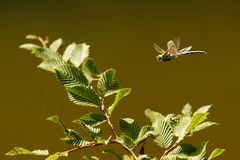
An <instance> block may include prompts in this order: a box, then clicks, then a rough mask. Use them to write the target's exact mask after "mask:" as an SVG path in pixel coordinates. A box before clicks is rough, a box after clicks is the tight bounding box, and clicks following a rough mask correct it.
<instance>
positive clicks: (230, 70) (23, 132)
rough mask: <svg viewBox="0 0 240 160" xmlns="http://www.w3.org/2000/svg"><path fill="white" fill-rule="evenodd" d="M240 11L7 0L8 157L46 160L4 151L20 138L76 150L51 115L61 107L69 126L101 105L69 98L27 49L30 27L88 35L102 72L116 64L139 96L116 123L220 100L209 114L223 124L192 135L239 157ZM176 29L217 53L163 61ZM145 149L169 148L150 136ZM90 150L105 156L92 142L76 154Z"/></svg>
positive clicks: (1, 24) (1, 23) (0, 32)
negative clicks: (92, 106)
mask: <svg viewBox="0 0 240 160" xmlns="http://www.w3.org/2000/svg"><path fill="white" fill-rule="evenodd" d="M239 17H240V7H239V2H237V1H236V2H234V1H231V0H225V1H220V0H211V1H209V0H201V1H196V0H195V1H191V0H182V1H177V0H176V1H174V0H173V1H160V0H159V1H157V0H146V1H137V0H132V1H124V0H122V1H97V0H96V1H87V0H86V1H80V0H79V1H74V0H68V1H67V0H41V1H27V0H22V1H18V0H15V1H14V0H1V2H0V36H1V37H0V54H1V59H0V61H1V63H0V64H1V66H0V73H1V83H0V85H1V95H0V97H1V99H0V100H1V112H0V113H1V116H0V123H1V124H0V125H1V132H0V137H1V142H0V154H1V156H0V159H6V160H8V159H9V160H10V159H11V160H21V159H43V158H42V157H40V158H35V157H25V156H21V157H10V158H9V157H6V156H3V154H4V153H6V152H7V151H9V150H10V149H11V148H13V147H14V146H23V147H26V148H28V149H32V150H33V149H49V150H50V151H51V152H55V151H63V150H65V149H66V148H71V147H69V146H65V145H64V144H63V143H62V142H61V141H59V138H60V137H63V133H62V131H61V130H60V129H59V128H58V127H57V126H55V125H54V124H52V123H50V122H48V121H46V120H45V118H46V117H49V116H51V115H55V114H56V115H59V116H60V117H61V118H62V120H63V121H64V122H65V123H66V124H67V125H68V126H69V127H72V128H75V129H79V127H78V126H77V125H76V124H73V123H71V121H72V120H74V119H76V118H78V117H80V116H81V115H83V114H84V113H87V112H89V111H92V110H93V109H89V108H86V107H81V106H77V105H74V104H72V103H71V102H69V100H68V99H67V97H66V92H65V90H64V88H63V87H61V86H60V84H59V83H58V82H57V80H56V79H55V77H54V76H53V75H52V74H50V73H47V72H45V71H42V70H40V69H37V68H36V66H37V65H38V64H39V63H40V60H38V59H37V58H35V57H33V56H31V55H30V54H29V53H28V52H26V51H24V50H20V49H18V46H19V45H20V44H22V43H25V42H26V40H25V39H24V36H25V35H26V34H28V33H34V34H38V35H48V36H50V38H51V39H55V38H58V37H62V38H63V39H64V40H65V43H66V44H68V43H71V42H72V41H76V42H79V43H80V42H87V43H88V44H90V45H91V56H92V57H93V58H95V60H96V63H97V65H98V66H99V67H100V68H101V69H102V70H104V69H107V68H109V67H114V68H116V69H117V79H118V81H119V83H120V84H121V86H123V87H131V88H132V94H131V95H130V96H129V97H127V98H126V99H125V100H124V101H123V102H121V104H120V105H119V107H118V108H117V109H118V110H117V111H116V112H115V113H114V116H115V118H114V119H113V121H114V124H115V125H117V123H118V118H119V117H132V118H135V119H137V120H139V123H140V124H141V125H144V124H146V123H148V120H147V118H146V117H145V116H144V110H145V108H151V109H153V110H156V111H159V112H161V113H163V114H167V113H170V112H172V113H179V112H180V111H181V108H182V106H183V105H184V104H185V103H187V102H190V103H191V104H192V105H193V106H194V108H195V109H196V108H197V107H200V106H201V105H205V104H214V106H213V107H212V109H211V115H210V116H209V117H210V119H211V120H212V121H216V122H219V123H220V126H215V127H212V128H209V129H207V130H205V131H202V132H200V133H198V134H196V135H195V136H194V137H191V138H188V139H187V141H190V142H191V143H193V144H194V145H198V144H199V143H200V142H201V141H204V140H210V143H209V144H208V148H209V150H208V151H210V150H211V149H213V148H214V147H224V148H226V149H227V151H226V152H225V153H224V155H223V156H222V157H221V158H218V159H236V157H237V153H238V147H239V143H238V142H239V129H240V127H239V98H240V96H239V88H240V85H239V80H240V74H239V69H240V63H239V58H240V53H239V45H240V43H239V35H240V31H239V28H240V21H239ZM177 36H179V37H181V40H182V47H185V46H187V45H193V49H202V50H206V51H208V53H209V54H208V55H207V56H198V55H195V56H186V57H182V58H179V59H176V60H174V61H171V62H169V63H165V64H159V63H157V62H156V61H155V56H156V55H157V53H156V52H155V51H154V50H153V48H152V44H153V43H154V42H157V43H159V44H160V45H161V46H163V47H165V46H166V42H167V41H168V40H169V39H172V38H174V37H177ZM146 150H147V152H150V153H152V154H154V155H160V152H161V151H160V149H159V148H158V147H157V146H154V145H153V144H152V142H151V141H149V142H148V144H147V149H146ZM121 152H124V151H123V150H121ZM86 153H87V154H94V155H101V154H100V152H99V153H97V152H96V150H93V151H91V150H89V149H87V150H84V151H80V152H76V153H74V154H72V155H71V156H70V157H69V159H70V160H71V159H72V160H73V159H80V157H81V156H83V155H84V154H86ZM208 153H209V152H208ZM111 158H112V157H104V159H111Z"/></svg>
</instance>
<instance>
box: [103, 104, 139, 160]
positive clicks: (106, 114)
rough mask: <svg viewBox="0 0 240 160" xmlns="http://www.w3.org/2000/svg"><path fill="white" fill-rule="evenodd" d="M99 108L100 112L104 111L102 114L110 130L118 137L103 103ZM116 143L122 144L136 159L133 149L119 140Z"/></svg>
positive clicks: (136, 159)
mask: <svg viewBox="0 0 240 160" xmlns="http://www.w3.org/2000/svg"><path fill="white" fill-rule="evenodd" d="M101 110H102V112H103V113H104V115H105V117H106V119H107V123H108V126H109V127H110V129H111V131H112V134H113V135H114V137H115V138H118V135H117V132H116V130H115V129H114V126H113V124H112V121H111V119H110V115H109V114H108V112H107V111H106V109H105V107H104V105H102V107H101ZM116 143H118V144H120V145H121V146H123V148H124V149H125V150H126V151H128V152H129V153H130V154H131V155H132V156H133V157H134V160H138V158H137V156H136V154H135V153H134V152H133V149H131V148H129V147H128V146H126V145H124V144H122V143H120V142H116Z"/></svg>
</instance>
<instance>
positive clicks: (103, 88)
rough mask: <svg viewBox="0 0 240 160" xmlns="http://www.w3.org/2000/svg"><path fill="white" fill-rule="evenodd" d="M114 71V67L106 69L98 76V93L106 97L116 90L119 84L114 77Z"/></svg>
mask: <svg viewBox="0 0 240 160" xmlns="http://www.w3.org/2000/svg"><path fill="white" fill-rule="evenodd" d="M115 75H116V71H115V70H114V69H108V70H106V71H105V72H104V73H103V74H102V75H101V77H100V79H99V81H98V84H97V87H98V91H99V93H100V94H101V95H102V96H104V97H106V96H109V95H112V94H114V93H116V92H118V89H119V85H118V84H117V82H116V79H115Z"/></svg>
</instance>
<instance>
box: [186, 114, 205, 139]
mask: <svg viewBox="0 0 240 160" xmlns="http://www.w3.org/2000/svg"><path fill="white" fill-rule="evenodd" d="M207 115H208V113H197V114H194V115H193V117H192V119H191V122H190V123H189V125H188V128H187V129H186V132H185V135H187V134H189V133H191V131H192V130H193V129H194V128H195V127H196V126H197V125H199V124H200V123H202V122H203V121H205V120H206V119H207Z"/></svg>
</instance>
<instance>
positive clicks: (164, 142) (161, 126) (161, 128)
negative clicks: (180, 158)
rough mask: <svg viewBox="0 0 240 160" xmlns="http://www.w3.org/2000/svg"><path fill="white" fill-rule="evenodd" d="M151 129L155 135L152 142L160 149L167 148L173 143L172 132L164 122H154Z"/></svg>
mask: <svg viewBox="0 0 240 160" xmlns="http://www.w3.org/2000/svg"><path fill="white" fill-rule="evenodd" d="M153 127H154V132H155V134H156V136H155V137H154V142H155V143H156V144H157V145H158V146H160V147H162V148H168V147H169V146H170V145H171V143H172V141H173V130H172V128H171V126H170V125H169V124H168V123H167V122H166V121H165V120H161V119H159V120H157V121H155V123H154V124H153Z"/></svg>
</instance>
